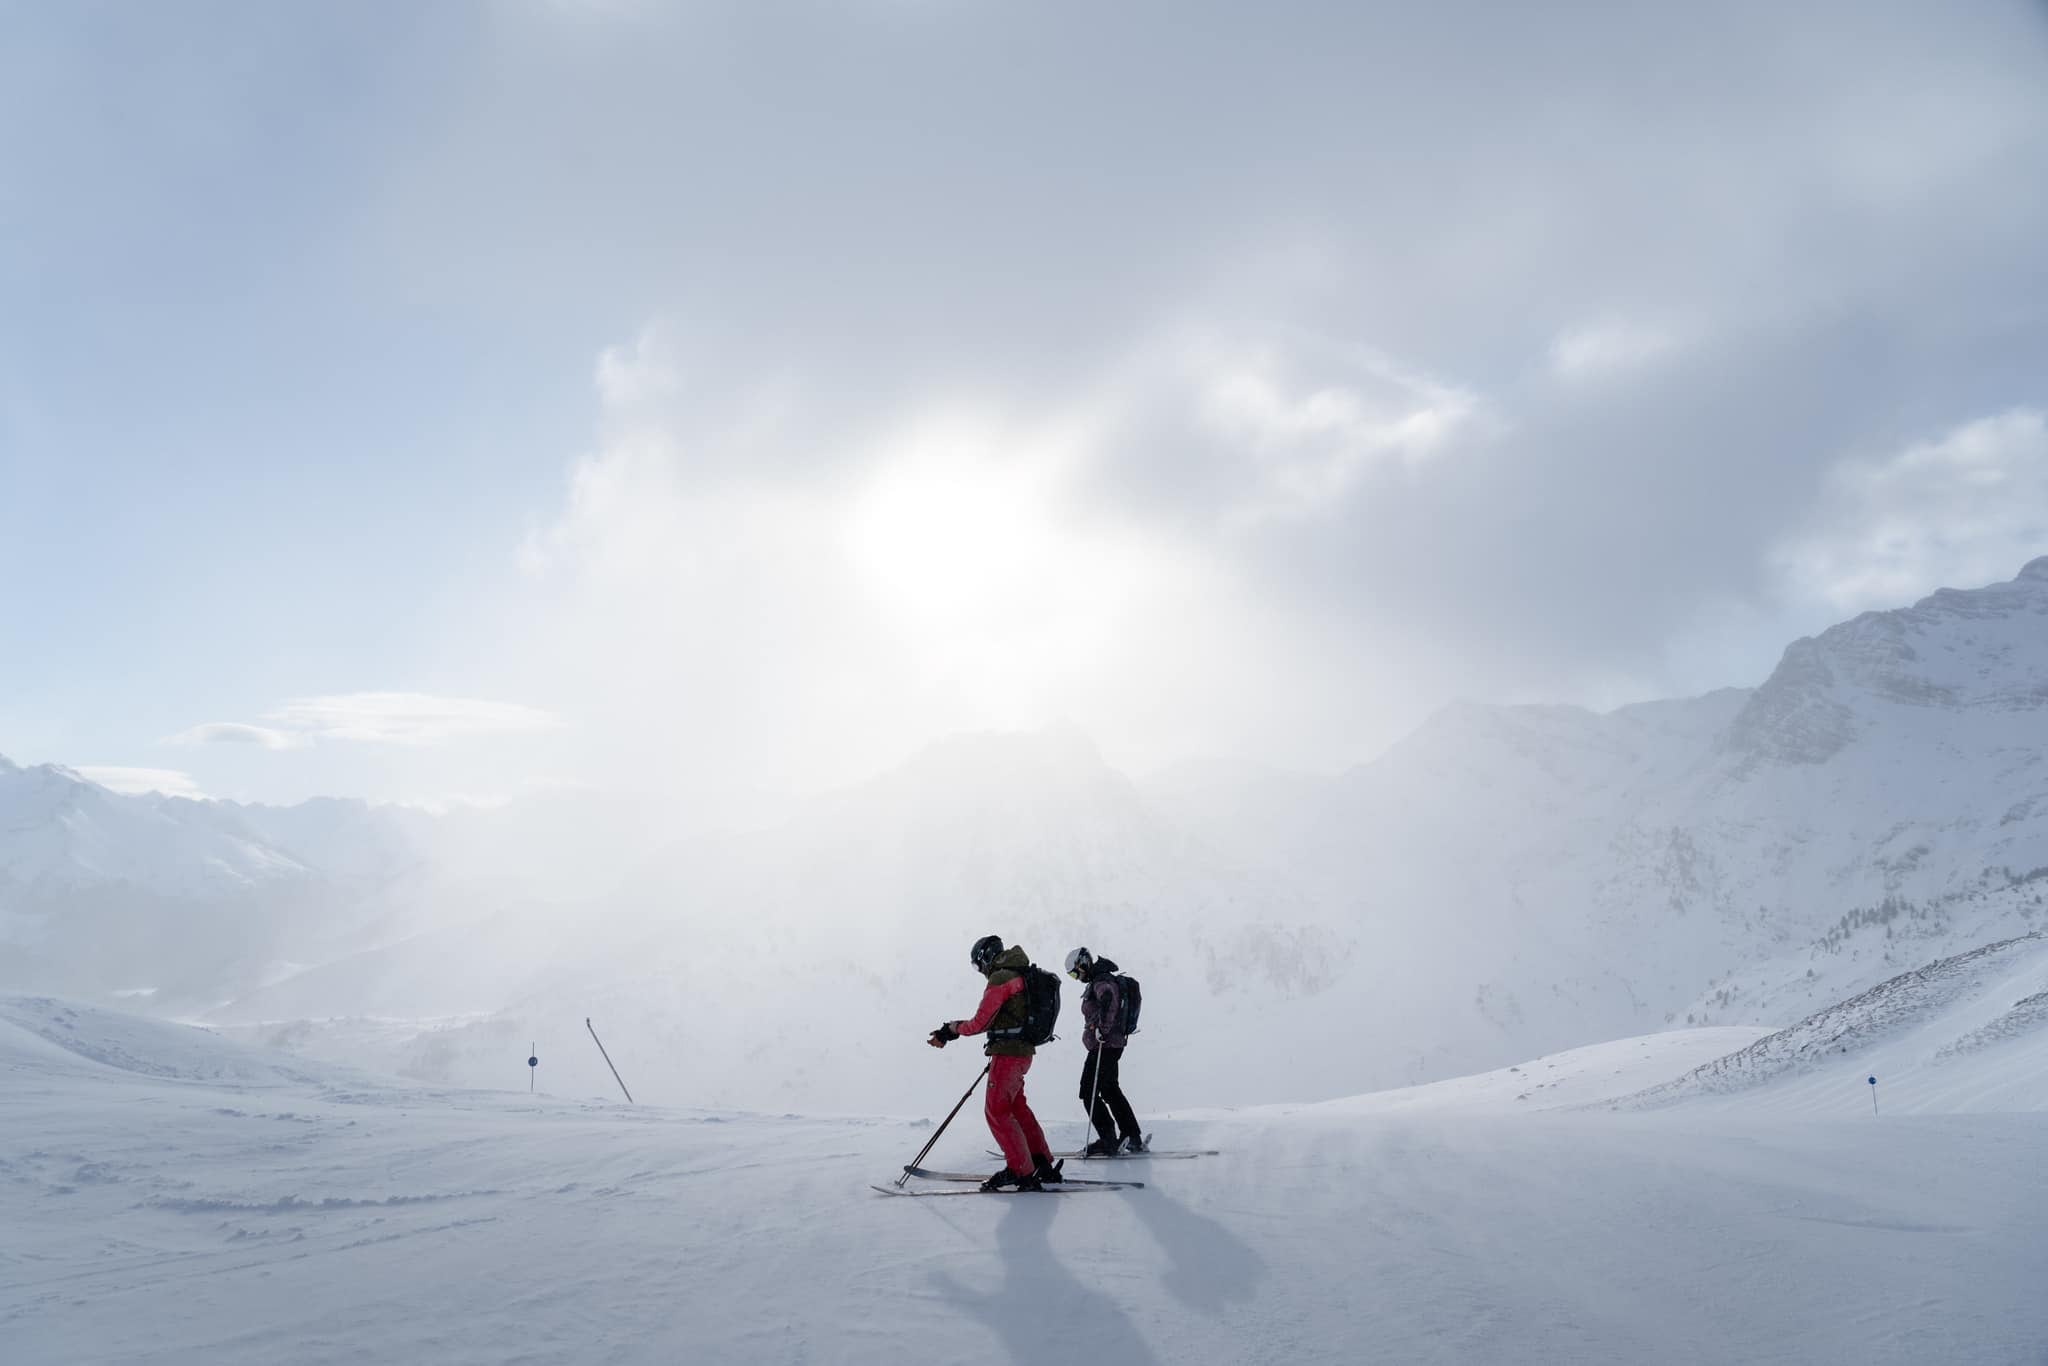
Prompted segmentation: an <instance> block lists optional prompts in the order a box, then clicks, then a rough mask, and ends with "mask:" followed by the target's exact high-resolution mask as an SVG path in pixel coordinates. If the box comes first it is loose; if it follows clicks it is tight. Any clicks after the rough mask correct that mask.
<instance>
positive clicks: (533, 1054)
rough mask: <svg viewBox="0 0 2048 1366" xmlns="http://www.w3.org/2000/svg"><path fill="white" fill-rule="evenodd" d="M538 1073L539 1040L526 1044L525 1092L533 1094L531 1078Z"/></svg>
mask: <svg viewBox="0 0 2048 1366" xmlns="http://www.w3.org/2000/svg"><path fill="white" fill-rule="evenodd" d="M539 1075H540V1042H539V1040H535V1041H534V1042H533V1043H530V1044H528V1045H527V1046H526V1094H527V1095H529V1096H530V1095H532V1094H533V1079H534V1078H535V1077H537V1076H539Z"/></svg>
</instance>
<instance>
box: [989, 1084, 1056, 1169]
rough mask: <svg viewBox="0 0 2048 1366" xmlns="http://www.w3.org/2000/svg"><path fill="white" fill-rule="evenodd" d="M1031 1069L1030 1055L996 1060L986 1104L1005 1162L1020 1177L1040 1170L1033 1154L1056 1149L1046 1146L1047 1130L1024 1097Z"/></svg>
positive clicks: (990, 1128)
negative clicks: (1027, 1073)
mask: <svg viewBox="0 0 2048 1366" xmlns="http://www.w3.org/2000/svg"><path fill="white" fill-rule="evenodd" d="M1030 1070H1031V1059H1029V1058H1007V1057H999V1058H995V1059H993V1060H992V1061H991V1062H990V1064H989V1069H988V1097H987V1101H986V1103H985V1104H984V1105H983V1107H982V1113H983V1114H985V1115H987V1116H988V1131H989V1132H990V1133H992V1134H994V1135H995V1136H996V1146H997V1147H998V1148H1001V1149H1002V1150H1003V1161H1005V1162H1007V1163H1009V1164H1010V1170H1011V1171H1013V1172H1016V1173H1017V1174H1018V1175H1019V1176H1022V1175H1024V1174H1025V1173H1026V1172H1030V1171H1034V1170H1036V1165H1037V1164H1035V1163H1034V1162H1032V1160H1031V1155H1032V1154H1033V1153H1049V1152H1051V1151H1052V1149H1050V1148H1049V1147H1047V1146H1046V1142H1045V1130H1043V1129H1041V1128H1039V1127H1038V1116H1036V1115H1034V1114H1032V1113H1031V1104H1030V1102H1029V1101H1026V1100H1025V1099H1024V1074H1025V1073H1026V1072H1029V1071H1030Z"/></svg>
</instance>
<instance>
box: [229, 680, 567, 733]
mask: <svg viewBox="0 0 2048 1366" xmlns="http://www.w3.org/2000/svg"><path fill="white" fill-rule="evenodd" d="M264 719H265V720H267V721H274V722H276V723H277V724H278V725H279V726H280V727H282V728H283V729H284V730H286V731H287V732H290V733H292V734H294V735H297V736H303V737H308V738H312V737H317V738H321V739H332V740H360V741H367V742H370V743H376V744H392V745H433V744H440V743H442V742H444V741H447V740H455V739H462V738H466V737H469V736H475V735H507V734H521V733H528V732H533V731H543V730H553V729H555V728H557V727H559V726H560V725H562V721H561V718H559V717H557V716H554V715H553V714H551V713H549V712H545V711H542V710H540V709H539V708H536V707H527V706H521V705H519V704H518V703H514V702H485V701H479V700H476V699H474V698H465V697H434V696H430V695H428V694H426V693H408V692H360V693H341V694H335V695H331V696H326V697H302V698H299V699H297V700H296V701H291V702H287V703H285V704H284V705H282V706H280V707H277V708H275V709H273V710H271V711H269V712H266V713H265V714H264Z"/></svg>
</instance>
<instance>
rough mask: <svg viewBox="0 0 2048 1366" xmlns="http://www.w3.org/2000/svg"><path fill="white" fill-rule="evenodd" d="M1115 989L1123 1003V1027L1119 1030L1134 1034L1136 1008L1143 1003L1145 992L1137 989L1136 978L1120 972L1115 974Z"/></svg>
mask: <svg viewBox="0 0 2048 1366" xmlns="http://www.w3.org/2000/svg"><path fill="white" fill-rule="evenodd" d="M1116 989H1117V995H1118V997H1119V999H1121V1000H1122V1001H1123V1005H1124V1009H1123V1016H1124V1019H1123V1029H1122V1030H1121V1031H1120V1032H1122V1033H1124V1034H1135V1033H1137V1032H1138V1008H1139V1007H1140V1006H1142V1005H1144V1004H1145V993H1144V992H1143V991H1141V990H1139V988H1138V979H1137V978H1135V977H1126V976H1124V975H1123V974H1122V973H1118V974H1116Z"/></svg>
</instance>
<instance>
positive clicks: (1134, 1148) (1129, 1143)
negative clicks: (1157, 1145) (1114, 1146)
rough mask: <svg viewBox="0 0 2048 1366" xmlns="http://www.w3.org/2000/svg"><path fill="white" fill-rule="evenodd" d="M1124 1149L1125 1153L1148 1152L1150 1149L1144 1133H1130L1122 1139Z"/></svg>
mask: <svg viewBox="0 0 2048 1366" xmlns="http://www.w3.org/2000/svg"><path fill="white" fill-rule="evenodd" d="M1124 1151H1125V1152H1127V1153H1148V1152H1151V1151H1152V1149H1151V1148H1150V1147H1149V1146H1148V1145H1147V1144H1146V1142H1145V1135H1143V1134H1132V1135H1131V1136H1130V1137H1129V1138H1127V1139H1125V1140H1124Z"/></svg>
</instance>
